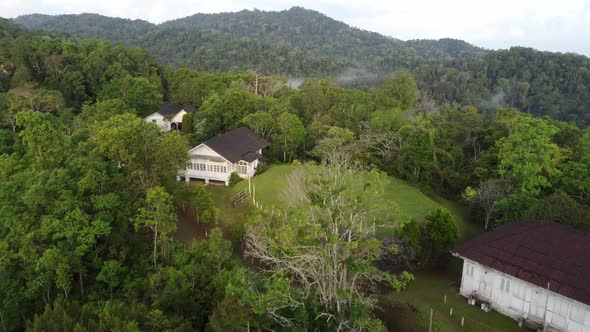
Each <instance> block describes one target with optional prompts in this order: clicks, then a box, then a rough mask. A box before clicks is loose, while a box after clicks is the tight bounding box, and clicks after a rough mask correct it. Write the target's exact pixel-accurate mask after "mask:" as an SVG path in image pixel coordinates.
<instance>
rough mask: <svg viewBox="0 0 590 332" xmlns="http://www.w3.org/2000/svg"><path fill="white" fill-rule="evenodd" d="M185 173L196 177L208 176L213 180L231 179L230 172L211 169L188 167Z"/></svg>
mask: <svg viewBox="0 0 590 332" xmlns="http://www.w3.org/2000/svg"><path fill="white" fill-rule="evenodd" d="M184 174H186V175H188V176H190V177H194V178H203V179H204V178H207V179H211V180H219V181H226V180H228V179H229V173H220V172H209V171H197V170H194V169H187V170H185V171H184Z"/></svg>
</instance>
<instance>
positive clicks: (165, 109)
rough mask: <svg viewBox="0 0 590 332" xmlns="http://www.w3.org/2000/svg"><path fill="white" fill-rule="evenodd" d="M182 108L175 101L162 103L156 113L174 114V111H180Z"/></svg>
mask: <svg viewBox="0 0 590 332" xmlns="http://www.w3.org/2000/svg"><path fill="white" fill-rule="evenodd" d="M181 110H182V108H181V107H180V106H178V105H177V104H175V103H169V104H164V105H163V106H162V107H160V109H159V110H158V113H160V114H162V115H163V116H167V115H175V114H176V113H178V112H180V111H181Z"/></svg>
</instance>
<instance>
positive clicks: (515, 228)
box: [453, 221, 590, 305]
mask: <svg viewBox="0 0 590 332" xmlns="http://www.w3.org/2000/svg"><path fill="white" fill-rule="evenodd" d="M453 252H454V253H456V254H458V255H459V256H461V257H464V258H467V259H470V260H473V261H475V262H478V263H480V264H482V265H485V266H489V267H491V268H493V269H496V270H498V271H501V272H504V273H506V274H509V275H512V276H514V277H516V278H519V279H522V280H525V281H528V282H530V283H532V284H535V285H537V286H539V287H543V288H546V287H547V283H549V284H550V287H549V288H550V290H551V291H553V292H556V293H559V294H561V295H563V296H566V297H569V298H572V299H574V300H576V301H579V302H582V303H585V304H588V305H590V232H588V231H582V230H576V229H573V228H571V227H567V226H563V225H560V224H557V223H554V222H549V221H519V222H511V223H507V224H505V225H502V226H500V227H498V228H496V229H494V230H493V231H491V232H488V233H485V234H483V235H482V236H479V237H477V238H475V239H472V240H470V241H467V242H466V243H465V244H463V245H462V246H461V247H459V248H458V249H455V250H453Z"/></svg>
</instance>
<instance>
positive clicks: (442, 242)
mask: <svg viewBox="0 0 590 332" xmlns="http://www.w3.org/2000/svg"><path fill="white" fill-rule="evenodd" d="M421 233H422V234H421V237H422V241H423V246H422V247H423V250H424V255H423V258H424V260H425V261H434V262H435V263H443V262H445V261H446V259H447V258H448V257H449V256H448V253H449V249H450V248H452V247H454V246H455V244H456V243H457V240H458V238H459V228H458V226H457V220H455V217H454V216H453V214H452V213H451V212H450V211H449V210H447V209H445V208H437V209H434V210H432V211H430V213H428V215H427V216H426V222H425V223H424V224H423V225H422V229H421Z"/></svg>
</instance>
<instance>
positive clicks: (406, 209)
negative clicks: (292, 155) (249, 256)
mask: <svg viewBox="0 0 590 332" xmlns="http://www.w3.org/2000/svg"><path fill="white" fill-rule="evenodd" d="M296 167H302V166H289V165H275V166H272V167H270V168H269V169H268V170H266V171H265V172H264V173H262V174H260V175H257V176H255V177H254V178H253V179H252V180H251V182H252V184H253V185H254V187H255V188H256V198H257V200H258V202H260V203H262V205H263V206H264V209H265V210H270V209H272V208H273V206H274V207H281V206H282V205H283V204H284V203H283V202H282V196H283V195H282V191H283V189H282V188H283V187H284V186H285V185H286V184H287V179H288V177H289V175H290V174H291V173H292V172H293V171H294V170H295V168H296ZM359 180H360V181H362V177H361V178H360V179H359ZM390 180H391V182H390V184H389V185H388V186H387V188H386V193H385V197H386V198H387V199H391V200H392V201H395V202H397V204H398V205H399V207H400V212H401V213H403V214H405V215H407V216H412V217H414V218H416V219H417V220H422V219H423V218H424V217H425V216H426V214H427V213H428V212H429V211H430V210H432V209H435V208H437V207H441V206H442V207H446V208H448V209H449V210H450V211H452V212H453V213H454V214H455V216H456V217H457V220H458V222H459V230H460V233H461V239H462V240H465V239H468V238H471V237H473V236H475V235H477V234H479V233H481V232H482V231H483V229H482V227H480V226H479V225H477V224H474V223H471V222H470V221H469V215H468V213H467V210H466V208H465V207H463V206H461V205H460V204H457V203H455V202H452V201H448V200H445V199H443V198H441V197H439V196H437V195H435V194H428V195H426V194H424V193H422V192H421V191H420V190H419V189H417V188H415V187H413V186H411V185H410V184H408V183H406V182H405V181H403V180H400V179H397V178H393V177H392V178H390ZM208 188H209V190H210V192H211V194H212V196H213V200H214V202H215V206H216V207H217V208H218V209H219V217H218V221H219V224H220V225H221V227H222V228H223V231H224V237H225V238H226V239H229V240H231V241H232V243H233V247H234V252H235V254H236V255H238V256H241V255H240V240H241V235H242V234H243V225H244V221H245V220H246V219H247V218H248V216H249V215H251V214H252V212H253V211H254V207H253V206H252V203H251V201H250V202H248V203H246V204H243V205H242V206H240V207H238V208H234V207H233V206H232V205H231V197H232V196H233V195H234V194H235V193H237V192H239V191H241V190H244V189H247V188H248V181H241V182H239V183H238V184H236V185H235V187H233V188H232V187H218V186H209V187H208ZM184 219H187V220H184V221H181V223H185V225H179V230H178V232H177V235H176V237H177V238H179V239H182V240H183V241H184V242H190V241H191V240H192V239H195V238H197V239H198V238H203V237H204V233H205V232H206V231H207V230H208V229H210V227H212V226H211V225H208V226H198V225H197V226H195V225H194V224H193V221H192V220H191V218H190V216H189V217H187V218H184ZM181 226H182V227H181ZM453 264H456V262H455V263H453ZM449 270H452V269H449ZM452 275H457V273H435V272H424V271H422V272H417V273H415V277H416V280H414V281H412V282H411V283H410V285H409V287H408V289H406V290H404V291H401V292H399V293H392V294H389V295H385V296H382V297H381V299H380V307H381V308H383V311H382V312H381V313H380V317H381V318H382V319H383V321H384V322H388V321H389V323H391V324H394V325H393V326H394V330H403V331H405V330H408V331H427V330H428V316H429V312H430V309H431V308H432V309H433V311H434V325H433V327H434V331H517V330H520V329H519V328H518V327H517V325H516V322H514V321H513V320H511V319H509V318H507V317H504V316H502V315H500V314H497V313H495V312H490V313H485V312H483V311H482V310H480V309H478V308H475V307H473V306H470V305H468V304H467V301H466V299H464V298H463V297H460V296H459V295H457V294H456V293H457V285H456V281H455V280H453V277H451V276H452ZM445 294H446V295H447V303H446V304H445V303H444V302H443V297H444V295H445ZM451 307H452V308H453V311H454V313H453V316H449V311H450V309H451ZM400 308H402V309H400ZM408 308H410V310H408ZM461 317H465V326H464V327H461ZM395 324H397V325H395Z"/></svg>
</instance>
